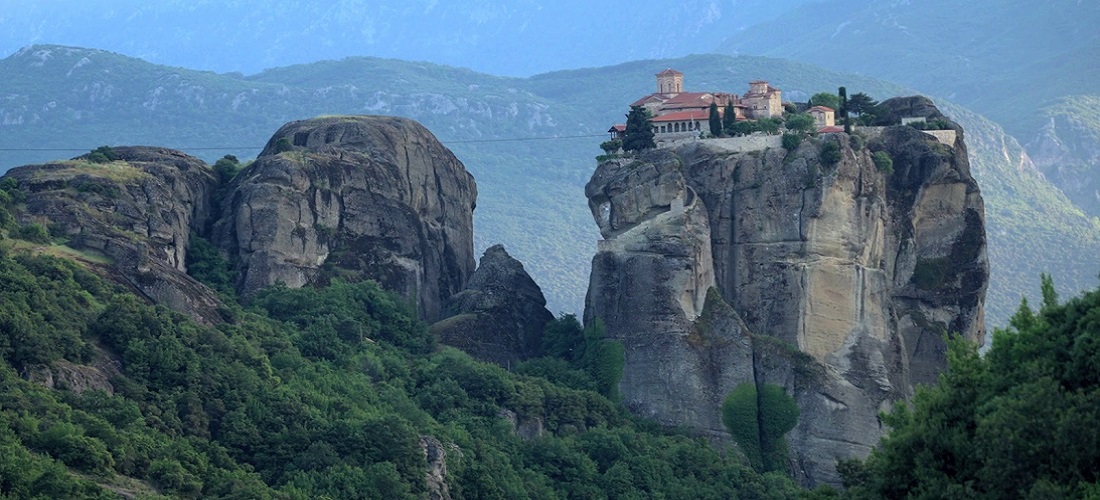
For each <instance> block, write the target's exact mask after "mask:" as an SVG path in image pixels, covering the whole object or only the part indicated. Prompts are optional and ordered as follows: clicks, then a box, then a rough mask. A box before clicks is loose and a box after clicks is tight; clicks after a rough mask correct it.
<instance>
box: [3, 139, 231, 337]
mask: <svg viewBox="0 0 1100 500" xmlns="http://www.w3.org/2000/svg"><path fill="white" fill-rule="evenodd" d="M113 152H114V154H115V156H116V157H117V160H116V161H112V162H109V163H92V162H90V161H88V159H89V155H84V156H80V157H77V158H74V159H72V160H70V161H62V162H55V163H49V164H45V165H28V166H24V167H18V168H14V169H12V170H11V171H9V172H8V173H7V174H6V175H5V177H8V178H12V179H15V181H16V182H18V183H19V189H20V190H21V191H22V192H24V193H26V203H25V206H24V208H23V209H21V210H20V212H19V218H20V220H21V222H23V223H40V224H42V225H44V226H46V227H48V228H49V231H50V233H51V236H53V237H55V238H64V239H65V240H67V241H66V243H65V245H66V246H67V247H69V248H72V249H74V250H77V251H80V252H84V253H83V254H82V255H79V254H78V255H74V257H76V258H78V259H81V260H83V261H85V262H86V263H88V264H89V265H91V266H94V267H98V268H100V269H101V270H103V271H104V272H105V273H106V274H108V275H109V276H110V277H112V278H113V279H115V280H116V281H119V282H121V283H125V284H127V285H129V286H131V287H132V288H133V289H134V290H135V291H137V292H139V293H140V294H142V295H144V296H146V297H148V298H149V299H151V300H153V301H155V302H157V303H160V304H164V305H166V306H168V307H170V308H172V309H175V310H177V311H180V312H183V313H185V314H188V315H190V316H192V317H193V318H196V319H198V320H199V321H203V322H206V323H212V322H216V321H219V320H220V319H219V316H218V314H217V307H218V306H219V304H220V302H219V301H218V299H217V296H216V295H215V294H214V293H213V292H211V291H210V290H209V289H208V288H206V287H205V286H202V285H201V284H200V283H198V282H197V281H195V280H194V279H192V278H191V277H190V276H188V275H187V274H186V268H185V262H186V255H187V246H188V242H189V238H190V235H191V232H192V231H193V230H194V229H195V228H201V227H203V226H204V225H205V224H206V223H207V221H208V219H209V218H210V216H211V213H212V210H211V202H210V199H211V195H212V192H213V191H214V190H215V189H216V187H217V180H216V178H215V176H214V174H213V172H212V171H211V170H210V169H209V168H208V167H206V165H205V164H204V163H203V162H202V161H201V160H199V159H198V158H194V157H192V156H188V155H186V154H184V153H181V152H179V151H175V150H171V149H164V148H153V147H118V148H114V149H113Z"/></svg>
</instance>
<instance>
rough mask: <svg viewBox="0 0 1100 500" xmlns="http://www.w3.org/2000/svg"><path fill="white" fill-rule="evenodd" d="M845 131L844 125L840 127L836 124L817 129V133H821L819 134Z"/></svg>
mask: <svg viewBox="0 0 1100 500" xmlns="http://www.w3.org/2000/svg"><path fill="white" fill-rule="evenodd" d="M843 131H844V127H838V126H836V125H833V126H829V127H822V128H819V129H817V133H819V134H835V133H837V132H843Z"/></svg>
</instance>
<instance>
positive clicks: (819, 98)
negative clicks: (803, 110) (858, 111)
mask: <svg viewBox="0 0 1100 500" xmlns="http://www.w3.org/2000/svg"><path fill="white" fill-rule="evenodd" d="M810 106H811V107H812V106H825V107H826V108H829V109H832V110H834V111H840V96H838V95H836V94H830V93H828V92H818V93H816V94H814V95H812V96H810Z"/></svg>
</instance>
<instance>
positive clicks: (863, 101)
mask: <svg viewBox="0 0 1100 500" xmlns="http://www.w3.org/2000/svg"><path fill="white" fill-rule="evenodd" d="M875 106H878V102H877V101H875V100H874V99H872V98H871V96H869V95H867V94H864V93H863V92H857V93H855V94H852V95H851V96H848V111H849V112H851V113H855V114H856V115H862V114H863V113H867V112H869V111H871V110H873V109H875Z"/></svg>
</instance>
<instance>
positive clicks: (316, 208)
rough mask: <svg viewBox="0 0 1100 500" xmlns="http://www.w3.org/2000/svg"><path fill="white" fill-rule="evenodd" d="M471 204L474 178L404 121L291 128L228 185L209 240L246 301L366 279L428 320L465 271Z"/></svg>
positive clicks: (372, 119) (470, 264)
mask: <svg viewBox="0 0 1100 500" xmlns="http://www.w3.org/2000/svg"><path fill="white" fill-rule="evenodd" d="M476 199H477V187H476V185H475V184H474V179H473V176H471V175H470V174H469V173H468V172H466V169H465V167H463V165H462V163H461V162H460V161H458V159H457V158H455V156H454V155H453V154H452V153H451V152H450V150H448V149H447V148H446V147H444V146H443V145H442V144H440V143H439V141H437V140H436V138H435V136H433V135H432V134H431V132H429V131H428V130H427V129H426V128H424V127H423V126H421V125H420V124H418V123H416V122H414V121H412V120H408V119H404V118H394V117H382V116H337V117H325V118H315V119H311V120H302V121H295V122H291V123H288V124H286V125H284V126H283V127H282V128H280V129H279V130H278V131H277V132H276V133H275V135H273V136H272V137H271V139H270V140H269V141H268V144H267V146H266V147H265V148H264V150H263V152H261V153H260V156H259V158H257V160H256V161H255V162H254V163H253V164H252V165H251V166H250V167H248V168H247V169H245V170H244V171H242V172H240V173H239V174H238V175H237V176H236V177H235V178H234V181H233V183H232V184H231V185H230V187H229V194H228V195H227V196H226V197H225V198H224V200H223V201H222V205H221V213H222V218H221V219H220V220H219V221H218V222H217V224H216V225H215V229H214V240H215V243H216V244H217V245H218V246H219V247H221V248H224V249H227V250H228V251H229V253H230V255H231V256H233V258H234V261H235V263H236V266H237V269H238V271H239V276H240V280H239V282H238V284H237V288H238V291H239V292H240V293H242V294H243V295H246V296H247V295H249V294H251V293H253V292H255V291H257V290H258V289H260V288H263V287H265V286H268V285H272V284H275V283H283V284H286V285H287V286H290V287H300V286H304V285H308V284H316V283H323V282H324V281H325V280H328V279H331V278H334V277H345V278H348V279H373V280H376V281H378V282H379V283H380V284H381V285H382V286H383V287H384V288H386V289H388V290H390V291H392V292H395V293H397V294H398V295H400V296H402V297H404V298H405V299H407V300H408V301H409V303H410V304H413V305H414V306H415V308H416V310H417V312H418V314H419V316H420V318H421V319H424V320H427V321H435V320H438V319H439V318H440V315H441V312H442V308H443V303H444V301H445V300H446V299H447V298H448V297H450V296H451V295H453V294H455V293H457V292H459V291H460V290H462V288H463V286H464V285H465V284H466V282H467V280H468V279H469V277H470V274H471V273H472V272H473V270H474V258H473V210H474V206H475V202H476Z"/></svg>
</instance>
